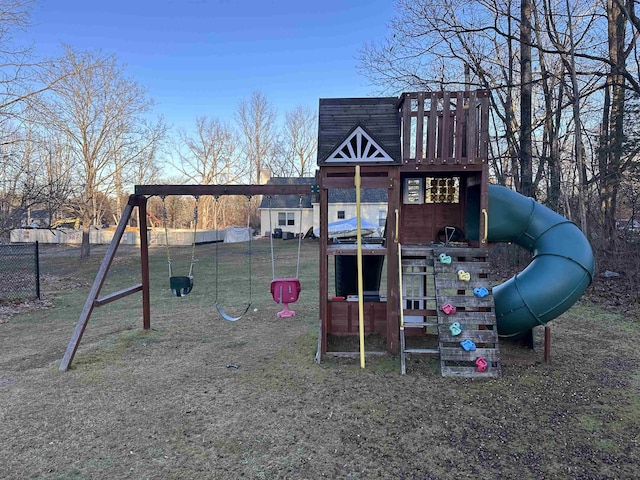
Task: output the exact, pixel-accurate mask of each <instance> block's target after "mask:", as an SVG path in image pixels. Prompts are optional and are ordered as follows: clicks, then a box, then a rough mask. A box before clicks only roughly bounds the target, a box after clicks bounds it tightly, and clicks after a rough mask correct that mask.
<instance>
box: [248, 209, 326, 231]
mask: <svg viewBox="0 0 640 480" xmlns="http://www.w3.org/2000/svg"><path fill="white" fill-rule="evenodd" d="M278 213H293V221H294V225H278ZM301 218H302V230H300V219H301ZM313 219H314V216H313V210H311V209H309V208H303V209H302V215H301V213H300V209H299V208H273V209H271V221H269V210H268V209H260V232H261V233H262V234H263V235H264V236H267V237H268V236H269V225H271V231H272V232H273V230H275V229H276V228H281V229H282V231H283V232H290V233H293V234H294V235H297V234H298V233H300V231H302V234H303V235H304V234H305V233H307V230H309V229H310V228H311V227H313V225H314V224H313Z"/></svg>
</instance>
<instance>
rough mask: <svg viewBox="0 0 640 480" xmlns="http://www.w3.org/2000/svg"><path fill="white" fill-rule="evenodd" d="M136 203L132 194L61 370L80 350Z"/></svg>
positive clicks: (68, 347)
mask: <svg viewBox="0 0 640 480" xmlns="http://www.w3.org/2000/svg"><path fill="white" fill-rule="evenodd" d="M135 205H137V200H136V196H135V195H131V196H130V197H129V203H127V206H126V207H125V209H124V211H123V212H122V217H120V222H119V223H118V227H117V228H116V231H115V233H114V234H113V238H112V239H111V243H110V244H109V248H107V251H106V253H105V254H104V259H103V260H102V263H101V264H100V268H99V269H98V273H97V275H96V278H95V280H94V281H93V286H92V287H91V291H90V292H89V296H88V297H87V300H86V302H85V304H84V308H83V309H82V312H81V313H80V318H79V319H78V323H77V324H76V328H75V330H74V331H73V334H72V335H71V340H69V344H68V345H67V350H66V352H65V353H64V357H62V361H61V362H60V371H61V372H66V371H67V370H68V369H69V365H71V362H72V361H73V357H74V356H75V354H76V351H77V350H78V346H79V345H80V340H81V339H82V335H83V334H84V330H85V329H86V328H87V324H88V323H89V317H91V312H93V307H95V306H96V303H95V302H96V300H97V298H98V295H99V294H100V290H101V289H102V285H103V284H104V281H105V279H106V278H107V273H108V272H109V267H110V266H111V262H113V258H114V257H115V255H116V251H117V250H118V245H120V240H121V239H122V234H123V233H124V230H125V228H126V227H127V223H128V222H129V219H130V218H131V212H132V211H133V207H134V206H135Z"/></svg>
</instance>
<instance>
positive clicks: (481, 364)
mask: <svg viewBox="0 0 640 480" xmlns="http://www.w3.org/2000/svg"><path fill="white" fill-rule="evenodd" d="M476 368H477V369H478V371H479V372H485V371H486V370H487V361H486V360H485V359H484V358H482V357H478V358H476Z"/></svg>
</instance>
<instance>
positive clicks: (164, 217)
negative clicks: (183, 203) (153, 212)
mask: <svg viewBox="0 0 640 480" xmlns="http://www.w3.org/2000/svg"><path fill="white" fill-rule="evenodd" d="M160 198H161V199H162V225H163V226H164V244H165V247H166V249H167V264H168V265H169V278H171V277H172V275H173V272H172V271H171V249H170V248H169V229H168V227H167V204H166V202H165V198H166V195H161V196H160Z"/></svg>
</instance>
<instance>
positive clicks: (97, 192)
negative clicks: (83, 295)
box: [39, 46, 152, 257]
mask: <svg viewBox="0 0 640 480" xmlns="http://www.w3.org/2000/svg"><path fill="white" fill-rule="evenodd" d="M43 79H44V80H45V82H46V81H48V80H50V79H60V80H59V81H57V83H55V85H53V86H52V88H51V90H50V91H49V92H47V95H45V96H43V98H42V99H41V101H40V102H39V107H40V110H41V112H42V114H43V118H44V119H45V120H46V123H47V125H48V127H49V128H51V129H52V130H53V131H55V132H56V133H57V134H58V135H60V136H61V137H62V138H65V139H66V141H67V144H68V146H69V148H70V151H71V153H72V159H73V161H74V162H75V164H76V168H77V172H76V175H77V178H76V182H78V183H77V184H78V185H81V186H82V198H81V201H80V202H79V210H80V211H79V214H80V217H81V218H82V221H83V235H82V248H81V257H87V256H89V255H90V244H89V229H90V227H91V226H92V225H96V224H101V223H102V222H103V218H102V215H103V212H104V210H105V208H106V205H105V204H104V202H105V201H106V200H108V195H109V194H111V193H113V189H114V184H115V177H116V172H117V170H118V168H117V164H116V163H115V162H114V145H118V146H121V145H122V143H120V144H118V143H116V142H117V139H118V138H119V137H118V136H119V135H122V136H123V137H126V139H127V141H126V144H127V145H128V153H127V155H126V157H122V158H121V159H120V160H122V162H124V163H127V162H130V161H132V160H133V159H135V158H136V155H138V153H139V152H143V151H145V149H147V148H148V145H149V138H148V137H147V134H148V132H147V131H140V130H139V129H138V128H137V125H138V122H139V120H140V119H141V118H142V116H143V115H145V114H147V113H148V111H149V109H150V108H151V106H152V101H151V100H150V99H149V98H148V97H147V96H146V92H145V91H144V90H143V89H142V87H141V86H140V85H139V84H138V83H136V82H135V81H134V80H132V79H131V78H129V77H127V76H126V75H125V71H124V68H123V66H122V65H121V64H120V63H119V62H118V60H117V59H116V57H115V56H114V55H105V54H102V53H100V52H77V51H74V50H73V49H72V48H71V47H68V46H65V54H64V55H63V56H62V57H61V58H60V59H58V60H57V61H56V62H55V65H52V66H51V68H50V69H48V71H47V72H46V74H44V75H43ZM123 132H126V134H125V133H123Z"/></svg>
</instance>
